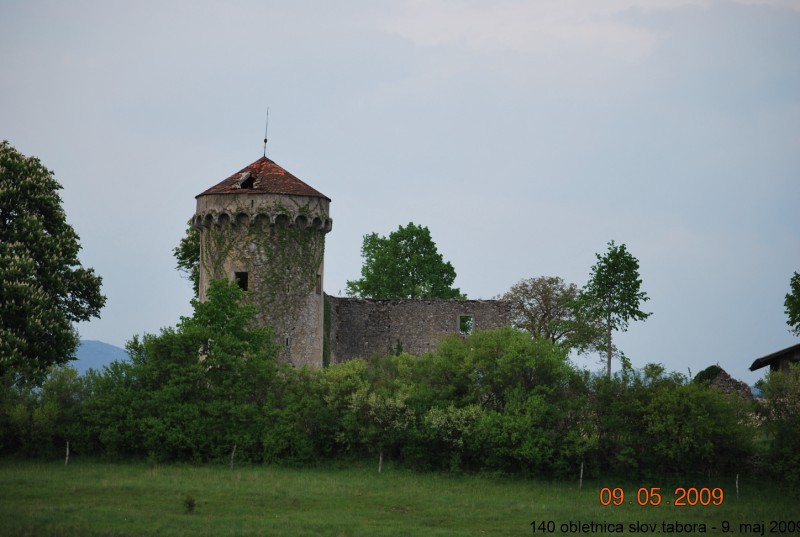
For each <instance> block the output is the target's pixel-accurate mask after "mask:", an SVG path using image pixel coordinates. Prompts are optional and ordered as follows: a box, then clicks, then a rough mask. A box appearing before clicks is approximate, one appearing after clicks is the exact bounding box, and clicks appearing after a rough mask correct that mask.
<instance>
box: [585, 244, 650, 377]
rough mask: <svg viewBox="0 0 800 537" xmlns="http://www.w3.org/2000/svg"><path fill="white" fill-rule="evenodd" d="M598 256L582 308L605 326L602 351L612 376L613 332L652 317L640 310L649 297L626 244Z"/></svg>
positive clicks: (612, 247)
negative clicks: (642, 288) (631, 322)
mask: <svg viewBox="0 0 800 537" xmlns="http://www.w3.org/2000/svg"><path fill="white" fill-rule="evenodd" d="M595 255H596V256H597V263H596V264H595V265H594V266H592V273H591V276H590V278H589V282H588V283H587V284H586V285H585V286H584V287H583V290H582V291H581V294H580V307H581V310H582V312H583V315H584V316H585V317H587V318H589V319H598V320H599V322H600V323H601V324H602V326H603V329H604V332H605V333H604V336H605V337H604V341H603V342H602V343H601V344H600V346H599V348H600V349H601V350H602V351H605V353H606V358H607V365H606V372H607V375H608V376H611V358H612V356H613V355H614V352H615V349H614V345H613V341H612V337H611V336H612V332H613V331H614V330H620V331H622V332H625V331H627V330H628V322H629V321H631V320H633V321H640V320H644V319H647V318H648V317H650V315H652V314H651V313H645V312H644V311H642V310H640V309H639V304H640V303H641V302H646V301H647V300H649V298H648V296H647V294H646V293H645V292H644V291H642V290H641V285H642V280H641V279H640V278H639V261H638V260H637V259H636V258H635V257H634V256H632V255H631V254H630V253H628V250H627V248H626V247H625V245H624V244H621V245H619V246H617V245H616V244H614V241H611V242H609V243H608V251H607V252H606V253H605V255H602V256H601V255H600V254H595Z"/></svg>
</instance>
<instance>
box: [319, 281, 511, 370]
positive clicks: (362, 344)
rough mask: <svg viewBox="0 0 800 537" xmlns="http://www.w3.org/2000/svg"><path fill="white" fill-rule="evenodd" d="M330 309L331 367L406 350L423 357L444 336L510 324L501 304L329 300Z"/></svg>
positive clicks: (505, 304)
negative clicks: (335, 364) (352, 359)
mask: <svg viewBox="0 0 800 537" xmlns="http://www.w3.org/2000/svg"><path fill="white" fill-rule="evenodd" d="M326 299H327V300H328V303H329V304H330V316H331V319H330V320H331V326H330V345H331V354H330V361H331V363H338V362H343V361H346V360H349V359H351V358H355V357H361V358H366V359H369V358H372V357H373V356H376V355H385V354H394V353H395V352H397V351H398V350H402V351H404V352H407V353H409V354H413V355H415V356H421V355H423V354H425V353H427V352H431V351H433V350H435V349H436V345H437V343H438V342H439V340H441V338H442V337H443V336H446V335H449V334H458V333H461V334H462V335H466V333H468V332H470V331H472V330H490V329H494V328H500V327H502V326H508V325H509V324H510V317H511V307H510V304H509V303H508V302H504V301H501V300H367V299H359V298H338V297H332V296H326Z"/></svg>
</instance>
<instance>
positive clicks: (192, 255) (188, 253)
mask: <svg viewBox="0 0 800 537" xmlns="http://www.w3.org/2000/svg"><path fill="white" fill-rule="evenodd" d="M172 255H173V256H175V260H176V261H177V267H176V268H177V269H178V271H180V272H182V273H183V274H184V275H185V276H186V278H187V279H188V280H189V281H190V282H192V290H193V291H194V296H195V298H197V297H198V296H200V232H199V231H197V230H196V229H195V228H194V227H193V226H192V222H191V221H189V225H188V226H187V228H186V234H185V235H184V236H183V238H182V239H181V242H180V243H179V244H178V246H176V247H175V249H174V250H172Z"/></svg>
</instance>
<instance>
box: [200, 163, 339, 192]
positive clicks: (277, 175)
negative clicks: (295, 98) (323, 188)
mask: <svg viewBox="0 0 800 537" xmlns="http://www.w3.org/2000/svg"><path fill="white" fill-rule="evenodd" d="M250 192H252V193H253V194H288V195H291V196H308V197H312V198H324V199H326V200H328V201H331V199H330V198H329V197H328V196H326V195H325V194H323V193H321V192H320V191H318V190H316V189H314V188H311V187H310V186H308V185H307V184H305V183H304V182H303V181H301V180H300V179H298V178H297V177H295V176H294V175H292V174H291V173H289V172H287V171H286V170H284V169H283V168H281V167H280V166H278V165H277V164H275V163H274V162H273V161H271V160H270V159H268V158H267V157H261V158H260V159H258V160H257V161H255V162H253V163H252V164H250V165H249V166H245V167H244V168H242V169H241V170H239V171H238V172H236V173H234V174H233V175H231V176H230V177H228V178H227V179H225V180H224V181H222V182H220V183H218V184H216V185H214V186H212V187H211V188H209V189H208V190H206V191H205V192H202V193H201V194H198V195H197V196H195V197H196V198H199V197H200V196H206V195H208V194H244V193H250Z"/></svg>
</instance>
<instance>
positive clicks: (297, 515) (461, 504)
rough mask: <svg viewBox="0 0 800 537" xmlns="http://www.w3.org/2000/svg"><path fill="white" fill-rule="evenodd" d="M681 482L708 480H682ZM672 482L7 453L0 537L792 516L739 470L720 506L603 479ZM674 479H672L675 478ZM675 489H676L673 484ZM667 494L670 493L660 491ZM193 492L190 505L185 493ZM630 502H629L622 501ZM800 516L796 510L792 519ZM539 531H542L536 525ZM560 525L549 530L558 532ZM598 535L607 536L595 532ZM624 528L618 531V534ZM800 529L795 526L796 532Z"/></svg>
mask: <svg viewBox="0 0 800 537" xmlns="http://www.w3.org/2000/svg"><path fill="white" fill-rule="evenodd" d="M681 485H683V486H691V485H694V486H702V484H700V483H683V484H681ZM604 486H610V487H616V486H620V487H625V489H626V492H629V493H631V494H633V493H635V490H636V488H638V487H639V486H648V487H650V486H663V492H665V493H666V491H669V490H670V487H669V486H667V485H666V484H657V483H646V484H644V483H642V484H633V485H629V486H625V484H621V483H614V482H608V483H601V482H586V481H584V483H583V488H582V489H581V490H579V489H578V484H577V482H575V483H567V482H558V483H550V482H543V481H541V482H539V481H526V480H518V479H511V478H500V477H487V476H473V475H467V476H449V475H445V474H419V473H413V472H410V471H405V470H397V469H395V468H391V467H390V468H387V469H385V470H384V472H383V473H382V474H378V473H377V472H376V471H375V468H373V467H372V466H370V467H369V468H367V467H363V466H350V467H337V468H328V469H290V468H280V467H269V466H264V467H243V468H237V469H234V470H230V469H229V468H227V467H223V466H203V467H193V466H151V465H147V464H145V463H130V464H107V463H99V462H83V461H75V462H70V464H69V465H68V466H65V465H64V464H63V462H61V463H37V462H31V461H18V460H3V461H0V535H9V536H20V535H22V536H70V535H81V536H101V535H103V536H105V535H109V536H111V535H113V536H128V535H130V536H147V535H154V536H155V535H158V536H171V535H176V536H178V535H208V536H227V535H231V536H233V535H237V536H238V535H243V536H246V535H258V536H271V535H287V536H336V537H338V536H401V535H402V536H409V535H420V536H428V535H430V536H450V535H452V536H455V535H459V536H461V535H530V534H532V528H531V526H530V523H531V522H532V521H534V520H536V521H550V520H552V521H554V522H555V523H556V526H557V528H558V527H559V526H560V525H561V524H562V523H569V522H570V521H575V522H577V521H580V522H607V523H623V524H624V525H625V533H629V527H628V526H629V524H631V523H636V522H641V523H657V524H658V525H659V529H660V528H661V523H662V521H666V522H675V521H680V522H682V523H705V524H706V525H707V527H708V532H709V533H717V534H721V531H719V530H718V531H717V532H712V531H711V529H710V528H711V526H714V525H716V527H718V528H719V527H720V525H721V523H722V521H724V520H727V521H728V522H729V523H731V524H732V527H734V528H737V529H738V525H739V524H740V523H752V522H762V521H765V522H768V521H770V520H791V519H792V518H791V517H792V513H795V515H796V514H797V513H798V509H797V508H796V505H797V503H796V502H797V498H796V497H795V498H792V497H791V495H790V494H786V493H785V492H786V491H781V490H775V489H771V487H769V486H768V484H766V483H763V484H759V483H751V482H749V481H746V480H743V481H742V482H740V488H741V490H740V496H739V498H738V499H737V498H736V494H735V489H734V482H733V479H731V480H730V482H729V483H727V482H726V483H715V484H714V486H722V487H724V489H725V493H726V499H725V502H724V503H723V505H722V506H719V507H713V506H706V507H702V506H697V507H682V508H678V507H672V506H670V507H667V506H664V505H662V506H660V507H640V506H638V505H635V502H634V505H623V506H620V507H613V506H609V507H603V506H601V505H600V502H599V495H598V492H599V490H600V488H601V487H604ZM672 488H674V486H673V487H672ZM668 494H671V492H668ZM665 498H666V496H665ZM190 500H191V505H192V507H191V509H190V508H189V507H188V506H187V502H190ZM626 503H627V502H626ZM794 519H798V520H800V516H794ZM536 534H537V535H538V534H540V532H538V531H537V533H536ZM561 534H562V533H561V532H560V531H558V529H557V531H556V532H555V533H554V535H561ZM594 535H603V533H594ZM615 535H617V534H615ZM798 535H800V533H798Z"/></svg>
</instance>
